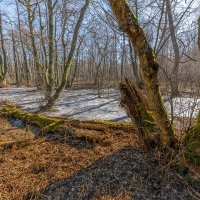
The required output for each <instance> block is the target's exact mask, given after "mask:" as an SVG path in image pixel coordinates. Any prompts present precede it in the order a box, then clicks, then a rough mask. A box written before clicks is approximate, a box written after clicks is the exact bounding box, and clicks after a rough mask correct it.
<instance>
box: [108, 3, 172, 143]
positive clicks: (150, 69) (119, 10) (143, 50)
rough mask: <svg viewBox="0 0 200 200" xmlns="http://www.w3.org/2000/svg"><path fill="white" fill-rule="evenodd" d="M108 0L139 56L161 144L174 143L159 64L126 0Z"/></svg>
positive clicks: (150, 107)
mask: <svg viewBox="0 0 200 200" xmlns="http://www.w3.org/2000/svg"><path fill="white" fill-rule="evenodd" d="M109 1H110V5H111V8H112V10H113V13H114V15H115V17H116V18H117V20H118V22H119V25H120V28H121V29H122V30H123V31H124V32H125V33H126V34H127V35H128V37H129V39H130V41H131V42H132V44H133V47H134V49H135V51H136V53H137V54H138V56H139V59H140V66H141V70H142V74H143V81H144V87H145V90H146V94H147V98H148V103H149V109H150V111H152V114H153V115H154V117H155V122H156V124H157V126H158V128H159V129H160V130H161V135H160V137H161V141H162V146H163V147H167V146H171V145H173V144H174V141H175V135H174V130H173V127H172V125H171V122H170V120H169V118H168V114H167V112H166V110H165V107H164V103H163V100H162V97H161V94H160V92H159V84H158V69H159V64H158V63H157V62H156V60H155V55H154V52H153V50H152V48H151V46H150V45H149V43H148V41H147V38H146V36H145V34H144V31H143V29H142V28H141V27H140V25H139V23H138V20H137V18H136V17H135V14H134V13H133V11H132V10H131V8H130V6H129V4H128V2H127V0H117V1H116V0H109Z"/></svg>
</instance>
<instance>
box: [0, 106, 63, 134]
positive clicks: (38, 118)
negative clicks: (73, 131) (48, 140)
mask: <svg viewBox="0 0 200 200" xmlns="http://www.w3.org/2000/svg"><path fill="white" fill-rule="evenodd" d="M1 114H2V115H6V116H10V117H13V118H17V119H21V120H23V121H25V122H27V123H29V124H32V125H36V126H38V127H40V128H42V131H43V132H51V131H60V130H61V129H62V128H63V127H62V125H63V124H64V121H63V120H57V119H53V118H50V117H46V116H44V115H37V114H32V113H26V112H23V111H21V110H19V109H17V108H3V109H2V110H1Z"/></svg>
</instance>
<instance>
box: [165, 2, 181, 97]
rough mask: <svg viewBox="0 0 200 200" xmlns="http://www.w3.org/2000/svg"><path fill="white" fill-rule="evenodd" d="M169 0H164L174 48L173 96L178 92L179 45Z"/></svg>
mask: <svg viewBox="0 0 200 200" xmlns="http://www.w3.org/2000/svg"><path fill="white" fill-rule="evenodd" d="M170 1H171V0H166V10H167V15H168V19H169V30H170V35H171V40H172V45H173V49H174V54H175V60H174V68H173V71H172V76H171V81H172V91H171V92H172V97H175V96H177V95H178V94H179V91H178V68H179V60H180V52H179V47H178V43H177V39H176V32H175V26H174V20H173V16H172V10H171V3H170Z"/></svg>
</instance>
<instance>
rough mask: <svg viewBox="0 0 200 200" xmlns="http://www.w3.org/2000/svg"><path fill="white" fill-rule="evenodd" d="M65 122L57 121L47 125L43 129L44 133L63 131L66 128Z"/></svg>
mask: <svg viewBox="0 0 200 200" xmlns="http://www.w3.org/2000/svg"><path fill="white" fill-rule="evenodd" d="M63 124H64V121H57V122H54V123H52V124H50V125H48V126H45V127H44V128H43V129H42V130H41V131H42V133H48V132H57V131H62V130H64V129H65V127H64V126H63Z"/></svg>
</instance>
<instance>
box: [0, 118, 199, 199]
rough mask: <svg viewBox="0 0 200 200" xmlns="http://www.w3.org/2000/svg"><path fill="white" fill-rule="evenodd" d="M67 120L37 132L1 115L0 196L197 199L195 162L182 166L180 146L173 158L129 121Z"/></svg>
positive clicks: (30, 197) (19, 197)
mask: <svg viewBox="0 0 200 200" xmlns="http://www.w3.org/2000/svg"><path fill="white" fill-rule="evenodd" d="M80 125H82V126H80ZM16 126H19V127H16ZM66 126H67V129H66V131H64V132H53V133H47V134H41V133H40V131H39V130H38V128H36V127H32V126H27V125H26V126H25V125H24V124H23V123H20V121H19V120H17V119H9V118H3V117H2V118H1V119H0V127H1V129H0V199H2V200H22V199H23V200H31V199H41V200H58V199H59V200H129V199H132V200H133V199H134V200H153V199H155V200H162V199H163V200H196V199H200V175H199V174H200V168H199V167H195V166H191V165H189V164H187V163H184V167H183V164H181V162H182V161H180V160H179V159H178V158H180V155H181V151H180V155H177V157H176V158H174V159H173V160H172V159H166V158H165V156H163V155H162V154H161V153H159V152H158V151H149V150H147V149H145V148H144V147H143V146H142V145H141V144H140V142H139V141H138V138H137V135H136V134H134V128H133V127H132V126H131V125H129V124H110V123H105V122H92V121H88V122H80V121H77V124H76V123H75V124H74V123H71V122H70V120H67V121H66ZM92 127H95V128H94V129H93V128H92ZM8 141H12V142H17V141H28V142H24V143H20V144H18V145H17V143H16V145H15V143H12V142H11V143H10V145H8V144H7V143H9V142H8Z"/></svg>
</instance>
